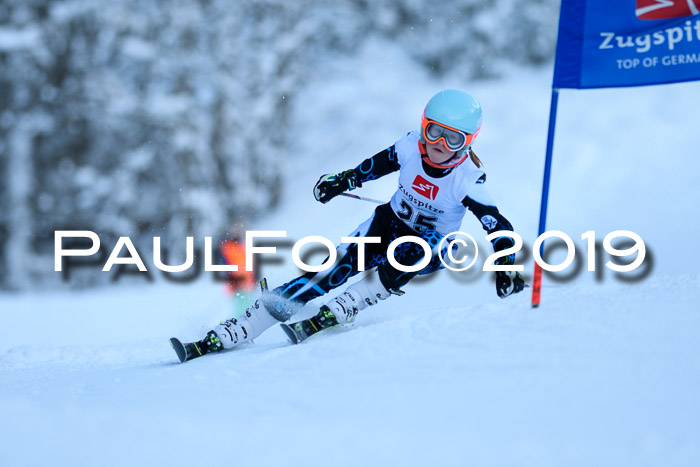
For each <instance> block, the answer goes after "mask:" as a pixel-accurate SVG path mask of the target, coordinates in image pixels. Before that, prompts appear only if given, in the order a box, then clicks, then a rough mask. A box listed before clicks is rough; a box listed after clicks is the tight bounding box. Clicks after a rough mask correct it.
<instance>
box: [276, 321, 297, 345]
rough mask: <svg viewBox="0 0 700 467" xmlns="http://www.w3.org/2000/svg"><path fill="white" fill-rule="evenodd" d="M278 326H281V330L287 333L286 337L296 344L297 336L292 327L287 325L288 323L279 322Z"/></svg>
mask: <svg viewBox="0 0 700 467" xmlns="http://www.w3.org/2000/svg"><path fill="white" fill-rule="evenodd" d="M280 326H281V327H282V330H283V331H284V333H285V334H286V335H287V337H288V338H289V340H290V341H291V343H292V344H295V345H296V344H298V343H299V338H298V337H297V335H296V333H295V332H294V329H292V328H291V327H289V326H288V325H286V324H284V323H282V324H280Z"/></svg>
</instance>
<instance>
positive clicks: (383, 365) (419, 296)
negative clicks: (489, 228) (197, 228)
mask: <svg viewBox="0 0 700 467" xmlns="http://www.w3.org/2000/svg"><path fill="white" fill-rule="evenodd" d="M389 47H390V46H386V47H383V46H381V44H380V45H376V46H375V50H369V51H364V53H359V54H358V56H360V57H362V59H361V60H362V63H361V64H360V63H359V60H360V59H358V62H342V63H338V64H335V65H333V66H332V67H329V69H326V70H319V72H318V75H317V76H316V77H315V78H314V79H316V80H317V82H316V83H315V84H314V85H313V86H310V87H309V89H310V90H313V91H308V92H306V93H304V94H303V95H301V96H298V98H297V102H296V104H295V105H296V106H297V110H296V113H295V116H296V117H295V124H294V125H295V129H294V131H295V134H296V146H295V147H293V148H290V160H289V168H288V170H287V173H288V174H289V180H287V184H286V186H285V197H284V202H283V205H282V207H281V208H280V210H279V211H278V212H276V213H273V214H271V215H270V216H268V217H266V218H264V219H262V220H260V221H259V222H257V223H256V224H255V225H253V226H251V228H256V229H260V230H286V231H287V235H288V237H289V239H292V240H295V239H299V238H301V237H303V236H305V235H323V236H326V237H328V238H329V239H331V240H332V241H334V242H337V241H338V240H339V238H340V237H341V236H342V235H346V234H347V233H349V232H351V231H352V230H353V229H354V228H355V226H356V225H357V224H359V223H360V222H362V221H363V220H365V219H366V218H367V217H368V216H369V215H370V214H371V212H372V209H373V206H372V205H371V204H369V203H364V202H360V201H357V200H351V199H337V200H333V201H332V202H331V203H329V204H327V205H321V204H319V203H315V202H314V201H313V198H312V196H311V187H312V186H313V184H314V182H315V181H316V180H317V179H318V177H319V176H320V175H321V174H322V173H328V172H335V171H339V170H343V169H347V168H350V167H354V166H355V165H357V164H358V163H359V162H360V161H361V160H362V159H363V158H365V157H368V156H370V155H372V154H374V153H375V152H377V151H379V150H381V149H383V148H384V147H386V146H388V145H390V144H391V143H393V142H394V141H395V140H396V139H398V138H399V137H401V136H402V135H403V134H404V133H405V132H406V131H408V130H411V129H414V128H417V127H418V123H419V118H420V114H421V111H422V106H423V105H425V102H426V101H427V99H428V98H429V97H430V96H431V95H432V94H433V93H434V92H436V91H437V90H439V89H441V88H445V87H459V88H464V89H468V90H469V91H471V92H472V93H473V94H474V95H475V96H477V97H478V98H479V99H480V100H481V103H482V105H483V107H484V109H485V117H484V126H483V130H482V133H481V134H480V136H479V139H478V140H477V143H476V145H475V149H476V151H477V153H478V154H479V155H480V157H481V158H482V160H484V161H485V163H486V168H487V171H488V174H489V179H488V182H487V183H488V186H489V187H490V192H491V194H492V195H493V197H494V198H495V199H496V200H497V202H498V205H499V208H500V209H501V212H503V213H504V214H505V215H506V216H507V217H508V218H509V219H510V220H511V221H512V222H513V224H514V226H515V228H516V230H517V231H518V232H520V233H521V235H522V236H523V238H524V241H525V245H526V246H527V245H529V246H530V250H531V245H532V244H533V242H534V240H535V238H536V237H537V216H538V212H539V195H540V186H541V180H542V166H543V159H544V144H545V140H546V128H547V118H548V111H549V97H550V87H549V86H550V83H551V68H544V69H541V70H539V71H523V70H513V72H512V73H511V74H510V76H508V77H506V78H504V79H502V80H498V81H491V82H478V83H469V82H465V81H464V80H459V79H453V80H440V81H436V80H435V79H434V78H430V77H428V76H426V75H425V74H423V72H421V71H420V68H419V67H418V66H417V65H415V64H413V63H412V62H411V61H410V60H409V59H407V58H403V55H401V54H397V53H395V51H391V50H388V48H389ZM378 70H381V74H380V73H378ZM380 78H381V79H380ZM698 109H700V85H698V84H677V85H668V86H660V87H653V88H651V87H650V88H638V89H622V90H619V89H618V90H606V91H585V92H579V91H562V95H561V99H560V103H559V119H558V126H557V135H556V143H555V157H554V171H553V179H552V187H551V190H552V191H551V196H552V198H551V202H550V211H549V222H548V227H549V228H550V229H557V230H561V231H563V232H565V233H567V234H568V235H569V236H571V237H572V239H573V240H574V242H575V243H576V247H577V250H580V251H578V256H577V258H579V263H580V267H579V268H578V270H577V271H575V273H574V274H570V275H569V277H568V278H567V280H563V281H562V280H555V279H556V278H551V277H550V278H546V279H545V283H544V285H545V287H544V289H543V302H542V306H541V307H540V308H537V309H532V308H531V307H530V296H529V292H530V291H529V289H528V290H527V291H526V292H525V293H522V294H519V295H518V296H514V297H510V298H508V299H506V300H500V299H498V298H497V296H496V293H495V288H494V285H493V283H492V276H491V273H488V274H487V273H482V272H479V271H469V272H465V273H461V274H457V273H447V272H444V271H443V272H440V273H438V274H436V275H434V277H431V278H428V279H421V280H419V281H417V283H411V284H409V285H408V286H407V287H406V288H405V290H406V294H405V295H404V296H402V297H391V298H390V299H389V300H388V301H386V302H383V303H381V304H380V305H379V306H377V307H373V308H372V309H368V310H366V311H365V312H363V313H362V314H361V315H360V316H359V317H358V319H357V322H356V323H355V325H354V326H350V327H347V328H342V329H334V330H332V331H329V332H327V333H325V334H321V335H319V336H317V337H314V338H312V339H310V340H309V341H308V342H306V343H304V344H302V345H298V346H292V345H290V344H289V343H288V342H287V341H286V338H285V337H284V334H283V333H282V331H281V330H280V329H279V328H278V327H275V328H272V329H271V330H269V331H268V332H267V333H265V334H264V335H263V336H261V337H260V338H259V339H257V340H256V342H255V343H254V344H249V345H245V346H243V347H241V348H239V349H237V350H235V351H232V352H226V353H221V354H217V355H211V356H206V357H204V358H201V359H199V360H195V361H192V362H188V363H186V364H184V365H181V364H179V363H178V362H177V359H176V357H175V354H174V353H173V351H172V350H171V349H170V347H169V345H168V338H169V337H171V336H178V337H180V338H182V339H183V340H194V339H199V338H201V337H202V336H203V333H204V332H206V331H207V330H208V329H210V328H211V327H212V326H213V325H214V324H216V323H217V322H218V321H219V320H221V319H224V318H226V316H227V313H228V311H229V309H230V304H229V302H228V299H227V297H226V296H225V295H224V293H223V290H222V286H221V285H220V284H217V283H214V282H213V281H211V280H209V279H202V280H200V281H198V282H196V283H193V284H188V285H175V284H170V283H166V282H163V281H158V282H156V283H155V284H152V285H143V283H140V282H139V281H138V280H134V281H132V282H133V283H129V284H124V283H123V284H119V285H115V286H113V287H110V288H105V289H99V290H90V291H83V292H77V291H73V292H60V291H54V292H45V293H40V294H34V295H11V294H3V295H1V296H0V465H2V466H44V465H60V466H63V465H66V466H68V465H70V466H94V465H101V466H127V465H129V466H139V465H232V466H252V465H260V466H263V465H264V466H266V465H300V466H301V465H303V466H312V465H337V466H357V465H382V466H384V465H400V466H414V465H415V466H425V465H439V466H453V465H454V466H458V465H460V466H461V465H469V466H515V465H523V466H524V465H528V466H530V465H531V466H571V465H580V466H593V465H595V466H661V465H663V466H691V465H700V390H699V388H700V352H699V350H700V349H699V344H698V343H699V342H700V313H699V312H698V308H699V307H698V306H697V301H698V298H699V296H700V294H699V291H700V275H699V274H698V273H697V266H696V263H697V261H695V260H696V259H697V253H694V252H693V251H690V250H689V248H691V247H692V246H693V245H695V243H696V242H697V238H698V236H699V235H700V227H699V225H700V223H699V221H698V220H697V202H698V200H700V196H698V195H699V194H700V188H698V187H699V186H700V185H699V184H698V183H697V177H698V175H699V174H700V172H699V171H698V162H697V148H698V142H699V140H698V132H697V121H698ZM291 153H294V155H295V156H294V157H292V156H291ZM392 177H394V178H392ZM395 184H396V178H395V176H393V175H392V176H388V177H386V179H383V180H380V181H376V182H374V183H370V184H366V185H365V187H363V188H361V189H360V190H359V191H357V192H356V193H359V194H363V195H365V196H370V197H377V198H382V199H388V197H389V196H390V195H391V193H392V191H393V189H395ZM467 216H468V217H467V219H465V222H464V224H463V226H462V229H463V230H464V231H467V232H471V233H472V234H473V235H475V236H479V238H483V235H482V232H481V230H480V228H479V225H478V223H477V222H476V220H475V219H472V218H470V217H469V216H471V215H470V214H469V213H468V214H467ZM621 229H622V230H631V231H634V232H636V233H638V234H639V235H640V236H641V237H642V238H643V239H644V240H645V243H646V246H647V249H648V252H649V253H648V256H649V257H648V259H647V260H645V265H644V266H643V268H642V270H641V272H637V273H632V274H630V275H629V276H625V275H624V274H623V275H619V274H614V273H613V272H612V271H610V270H609V269H606V268H605V267H604V266H602V264H603V263H604V262H605V261H607V260H608V259H609V257H607V256H606V257H605V258H604V260H605V261H603V263H601V265H600V266H599V268H598V270H597V271H596V272H595V273H594V272H588V271H587V270H586V264H585V260H586V250H585V246H586V243H585V242H584V241H582V240H581V235H582V234H583V233H584V232H586V231H589V230H595V231H596V235H597V238H598V240H600V241H602V238H603V236H604V235H605V234H607V233H608V232H611V231H613V230H621ZM200 241H201V239H200ZM484 246H486V244H485V243H484ZM289 253H290V249H289V248H287V249H284V248H280V253H279V256H280V257H287V259H286V260H285V261H282V262H281V264H277V263H274V262H270V263H269V264H266V265H263V266H264V273H265V275H266V276H267V277H268V279H269V281H270V283H271V285H272V286H276V285H279V284H281V283H282V282H284V281H286V280H289V279H291V278H292V277H294V276H295V275H296V274H297V273H298V271H297V270H296V268H295V267H294V266H293V264H291V261H290V260H289V258H288V257H289V256H290V255H289ZM560 253H561V252H560ZM599 254H601V255H603V254H604V253H603V252H602V251H601V250H600V249H599ZM556 256H557V255H556V254H554V255H553V256H552V258H554V259H552V262H557V260H556V258H555V257H556ZM315 258H316V260H318V261H320V260H322V259H323V258H322V257H319V256H315ZM519 258H520V261H519V262H520V263H521V264H524V265H525V274H526V275H527V276H528V277H529V276H530V275H531V271H532V259H531V257H530V255H529V251H528V252H524V253H521V254H520V255H519ZM481 259H482V263H483V257H482V258H481ZM573 267H574V266H572V268H573ZM625 277H628V278H629V277H631V278H632V280H624V279H625ZM314 304H317V303H313V304H311V306H309V307H308V309H307V310H304V312H303V314H304V315H305V316H307V315H310V314H312V313H313V305H314Z"/></svg>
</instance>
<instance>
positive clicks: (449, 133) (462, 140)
mask: <svg viewBox="0 0 700 467" xmlns="http://www.w3.org/2000/svg"><path fill="white" fill-rule="evenodd" d="M421 128H422V129H423V138H425V140H426V141H427V142H429V143H433V144H435V143H437V142H438V141H440V140H442V144H444V145H445V147H446V148H448V149H449V150H450V151H459V150H460V149H462V148H464V146H466V145H468V144H472V141H474V138H476V135H477V134H479V130H480V129H481V128H479V129H478V130H476V132H474V134H470V133H466V132H464V131H462V130H458V129H456V128H451V127H449V126H447V125H443V124H442V123H439V122H436V121H433V120H428V119H427V118H425V117H423V121H422V122H421Z"/></svg>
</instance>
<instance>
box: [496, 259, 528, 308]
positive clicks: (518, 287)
mask: <svg viewBox="0 0 700 467" xmlns="http://www.w3.org/2000/svg"><path fill="white" fill-rule="evenodd" d="M514 262H515V260H514V258H511V257H510V256H502V257H500V258H498V259H497V260H496V262H495V264H499V265H503V264H514ZM525 287H527V285H526V284H525V280H524V279H523V276H521V275H520V273H519V272H517V271H496V293H497V294H498V296H499V297H501V298H506V297H507V296H509V295H512V294H514V293H518V292H521V291H522V290H523V289H524V288H525Z"/></svg>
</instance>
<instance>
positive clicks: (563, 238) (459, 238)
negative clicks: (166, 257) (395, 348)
mask: <svg viewBox="0 0 700 467" xmlns="http://www.w3.org/2000/svg"><path fill="white" fill-rule="evenodd" d="M499 237H510V238H512V239H513V243H514V245H513V246H512V247H511V248H508V249H505V250H501V251H498V252H495V253H493V254H491V255H489V256H488V257H487V258H486V260H485V261H484V264H483V267H482V270H483V271H518V272H522V271H523V270H524V266H523V265H522V264H518V262H522V261H523V258H521V257H518V260H519V261H516V264H498V263H499V261H498V258H501V257H505V256H508V255H511V254H516V253H518V252H520V251H521V250H522V249H523V239H522V237H521V236H520V235H518V234H517V233H515V232H512V231H499V232H494V233H491V234H489V235H486V236H485V237H484V238H485V240H486V241H489V242H490V241H492V240H495V239H497V238H499ZM285 238H287V232H286V231H284V230H253V231H247V232H246V234H245V264H240V265H239V264H217V263H215V261H214V254H213V241H212V237H204V248H203V249H204V265H203V270H204V271H206V272H218V273H221V272H224V273H228V272H236V271H239V270H241V268H242V269H243V270H245V271H252V270H253V263H254V258H255V257H256V255H277V254H278V252H277V247H275V246H260V245H259V244H258V245H256V240H262V241H265V240H267V241H269V240H271V239H285ZM617 239H624V240H626V243H629V242H630V241H631V242H632V246H630V247H628V248H624V249H618V248H616V247H614V246H613V242H614V241H616V240H617ZM64 240H66V242H65V243H68V242H73V243H75V242H76V241H78V240H79V241H82V242H83V243H88V242H89V243H90V245H89V246H87V245H85V246H87V248H69V247H67V246H66V245H65V244H64ZM545 240H549V241H557V240H558V242H559V243H561V242H563V245H564V246H565V248H566V257H565V258H564V260H563V261H561V262H559V263H558V264H550V263H548V262H547V261H546V260H544V259H543V257H542V245H543V243H544V242H545ZM581 240H584V241H586V250H587V251H586V262H587V270H588V271H596V264H597V261H596V257H597V254H598V247H599V243H597V242H596V233H595V231H592V230H591V231H587V232H585V233H584V234H582V235H581ZM405 242H413V243H416V244H418V245H419V246H420V247H421V248H422V249H423V257H422V259H421V260H420V261H418V262H417V263H416V264H411V265H405V264H401V263H400V262H398V261H397V260H396V258H395V256H394V253H395V250H396V248H397V247H398V246H399V245H401V244H403V243H405ZM341 243H343V244H357V248H358V271H360V272H361V271H364V270H365V254H364V253H365V246H366V245H367V244H372V243H381V238H380V237H342V238H341ZM54 245H55V249H54V271H56V272H64V273H65V272H66V271H67V270H68V269H69V268H71V267H75V266H76V263H75V262H73V261H66V263H67V264H65V265H64V260H71V259H72V258H76V257H90V256H94V255H96V254H97V253H98V252H99V251H100V249H101V245H102V242H101V240H100V237H99V235H98V234H97V233H95V232H93V231H90V230H57V231H55V232H54ZM307 245H315V246H316V247H317V248H319V247H320V248H322V249H327V250H328V251H327V252H328V257H327V258H326V260H325V261H324V262H323V263H321V264H319V265H310V264H307V263H306V262H304V260H303V259H302V254H301V252H302V249H303V248H304V247H306V246H307ZM602 246H603V249H604V250H605V252H607V253H608V254H609V255H610V256H612V257H631V256H632V255H636V256H635V257H634V259H633V260H632V261H631V262H630V263H628V264H616V263H614V262H612V261H607V262H606V263H605V267H607V268H608V269H610V270H612V271H615V272H623V273H624V272H631V271H634V270H636V269H637V268H639V267H640V266H641V265H642V263H643V262H644V258H645V256H646V245H645V244H644V241H643V240H642V238H641V237H640V236H639V235H637V234H636V233H634V232H631V231H628V230H616V231H613V232H610V233H608V234H607V235H605V236H604V238H603V243H602ZM124 250H126V255H125V256H122V253H123V252H124ZM531 251H532V257H533V259H534V261H535V263H536V264H538V265H539V266H540V267H541V268H542V269H543V270H544V271H548V272H560V271H563V270H565V269H567V268H568V267H569V266H571V264H572V263H573V261H574V258H575V255H576V246H575V244H574V241H573V240H572V238H571V237H570V236H569V235H567V234H566V233H564V232H562V231H558V230H552V231H548V232H545V233H544V234H542V235H540V236H539V237H538V238H537V240H535V242H534V243H533V245H532V250H531ZM437 252H440V253H439V254H437V256H438V257H439V258H440V261H441V262H442V264H443V266H444V267H445V268H446V269H448V270H450V271H458V272H459V271H466V270H468V269H470V268H472V267H473V266H474V265H475V264H476V261H477V258H478V256H479V247H478V244H477V242H476V240H475V239H474V237H472V236H471V235H470V234H468V233H465V232H452V233H450V234H448V235H446V236H444V237H443V238H442V240H441V241H440V243H439V244H438V245H437V246H436V247H434V248H433V247H431V246H430V245H429V244H428V242H427V241H426V240H424V239H422V238H421V237H418V236H404V237H399V238H397V239H396V240H394V241H392V242H391V243H390V244H389V246H388V248H387V252H386V258H387V261H388V262H389V263H390V264H391V266H393V267H394V268H396V269H398V270H399V271H402V272H415V271H420V270H421V269H423V268H424V267H426V266H427V265H428V264H429V263H430V261H431V260H432V258H433V257H434V255H435V254H436V253H437ZM337 255H338V253H337V250H336V245H335V244H334V243H333V242H331V241H330V240H329V239H327V238H325V237H322V236H319V235H311V236H307V237H304V238H302V239H300V240H299V241H297V242H295V243H294V245H293V247H292V251H291V258H292V261H293V262H294V264H295V265H296V266H297V267H298V268H299V269H301V270H302V271H304V272H321V271H325V270H327V269H329V268H331V267H333V265H334V264H335V262H336V260H337ZM520 256H522V255H520ZM162 258H163V254H162V248H161V238H160V237H153V264H154V266H155V268H156V269H158V270H160V271H162V272H163V273H164V274H166V276H167V275H168V274H182V273H185V272H187V271H190V270H191V268H193V266H195V247H194V237H186V238H185V261H184V262H183V263H182V264H177V265H172V264H165V262H164V261H163V259H162ZM115 265H117V266H118V267H126V266H130V267H134V266H135V267H136V268H138V271H140V272H143V273H148V268H147V267H146V265H145V263H144V261H143V259H142V256H141V254H140V253H139V251H138V250H137V248H136V246H135V245H134V243H133V241H132V240H131V239H130V238H129V237H119V239H118V240H117V242H116V244H115V245H114V247H113V248H112V251H111V253H110V254H109V257H108V258H107V260H106V261H105V263H104V266H103V267H102V268H101V271H103V272H109V271H111V270H112V268H113V267H114V266H115ZM195 267H202V265H201V264H200V265H198V266H195ZM199 272H200V271H197V274H195V275H192V276H190V277H191V278H196V277H198V276H199ZM67 277H68V275H64V280H67ZM181 282H182V281H181Z"/></svg>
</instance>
